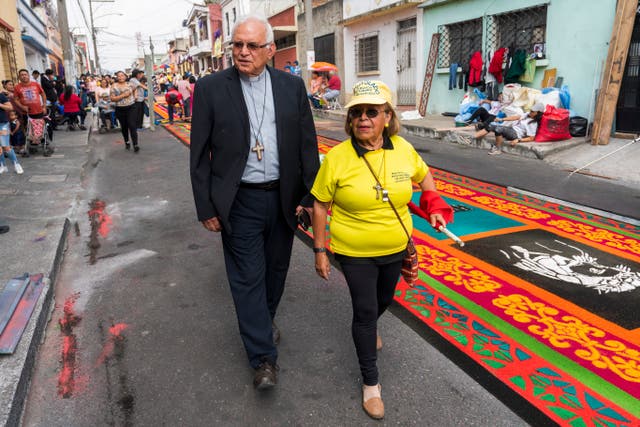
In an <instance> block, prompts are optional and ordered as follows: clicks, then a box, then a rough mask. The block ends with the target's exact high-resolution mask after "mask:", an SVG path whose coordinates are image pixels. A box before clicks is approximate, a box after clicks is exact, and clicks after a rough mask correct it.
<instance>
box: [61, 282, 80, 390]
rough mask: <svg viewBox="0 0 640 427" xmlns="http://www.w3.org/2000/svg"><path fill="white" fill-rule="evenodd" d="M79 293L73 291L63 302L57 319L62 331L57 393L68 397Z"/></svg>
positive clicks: (74, 356) (70, 384)
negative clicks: (74, 309) (75, 310)
mask: <svg viewBox="0 0 640 427" xmlns="http://www.w3.org/2000/svg"><path fill="white" fill-rule="evenodd" d="M79 296H80V294H78V293H75V294H73V295H71V296H70V297H68V298H67V299H66V300H65V302H64V307H63V309H62V317H61V318H60V320H59V321H58V324H59V325H60V330H61V332H62V335H63V338H62V368H61V369H60V374H59V375H58V395H60V396H62V397H63V398H69V397H71V396H72V395H73V391H74V388H75V381H74V375H75V370H76V353H77V351H78V343H77V340H76V336H75V334H74V333H73V328H74V326H76V325H77V324H78V322H80V319H81V317H80V316H78V315H76V314H75V313H74V311H73V308H74V305H75V303H76V301H77V300H78V297H79Z"/></svg>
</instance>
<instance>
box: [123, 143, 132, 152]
mask: <svg viewBox="0 0 640 427" xmlns="http://www.w3.org/2000/svg"><path fill="white" fill-rule="evenodd" d="M124 149H125V150H131V144H129V143H128V142H125V143H124Z"/></svg>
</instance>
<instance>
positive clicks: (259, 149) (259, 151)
mask: <svg viewBox="0 0 640 427" xmlns="http://www.w3.org/2000/svg"><path fill="white" fill-rule="evenodd" d="M267 78H268V75H267V74H266V73H265V76H264V94H263V97H262V117H261V118H260V125H259V126H258V128H257V129H255V128H254V127H253V124H252V123H251V114H249V128H250V129H251V132H252V133H253V137H254V138H255V141H256V143H255V145H254V146H253V148H251V151H253V152H254V153H256V155H257V156H258V161H261V160H262V152H263V151H264V145H262V144H261V143H260V140H259V139H258V137H259V136H262V123H264V113H265V111H266V109H267V108H266V103H267ZM249 88H250V89H251V90H249V96H251V103H252V104H253V112H254V114H255V116H256V121H257V120H258V108H257V107H256V100H255V99H254V97H253V82H252V81H251V80H249Z"/></svg>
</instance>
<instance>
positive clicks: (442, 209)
mask: <svg viewBox="0 0 640 427" xmlns="http://www.w3.org/2000/svg"><path fill="white" fill-rule="evenodd" d="M407 206H408V207H409V210H410V211H411V212H413V213H414V214H416V215H418V216H421V217H422V218H424V219H426V220H427V221H429V222H431V215H432V214H437V213H439V214H440V215H442V217H443V218H444V220H445V222H446V223H447V224H449V223H450V222H453V208H452V207H451V206H449V205H448V204H447V202H445V201H444V200H443V199H442V197H440V195H439V194H438V192H437V191H423V192H422V195H421V196H420V207H418V206H416V204H415V203H413V202H409V203H408V204H407ZM438 225H439V224H436V226H435V227H434V228H435V229H436V230H437V229H438Z"/></svg>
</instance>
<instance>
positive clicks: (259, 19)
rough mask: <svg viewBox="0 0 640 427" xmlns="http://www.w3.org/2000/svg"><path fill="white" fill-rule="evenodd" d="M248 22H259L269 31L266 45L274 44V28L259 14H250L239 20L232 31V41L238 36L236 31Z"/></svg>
mask: <svg viewBox="0 0 640 427" xmlns="http://www.w3.org/2000/svg"><path fill="white" fill-rule="evenodd" d="M247 21H257V22H259V23H261V24H262V25H263V26H264V29H265V30H266V31H267V40H265V42H266V43H273V28H272V27H271V24H269V21H267V18H265V17H264V16H262V15H258V14H257V13H250V14H248V15H242V16H241V17H239V18H238V20H237V21H236V23H235V24H233V28H232V29H231V39H233V38H234V37H235V35H236V29H237V28H238V26H240V25H242V24H244V23H245V22H247Z"/></svg>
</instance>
